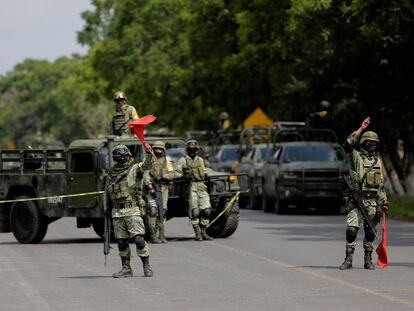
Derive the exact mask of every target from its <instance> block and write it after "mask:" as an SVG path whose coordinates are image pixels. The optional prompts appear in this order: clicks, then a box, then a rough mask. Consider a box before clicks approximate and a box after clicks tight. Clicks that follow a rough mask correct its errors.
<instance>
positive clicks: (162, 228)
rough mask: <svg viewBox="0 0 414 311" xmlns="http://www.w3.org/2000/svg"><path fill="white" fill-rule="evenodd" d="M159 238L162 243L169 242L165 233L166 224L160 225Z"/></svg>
mask: <svg viewBox="0 0 414 311" xmlns="http://www.w3.org/2000/svg"><path fill="white" fill-rule="evenodd" d="M159 240H160V241H161V243H168V241H167V239H166V237H165V234H164V224H160V225H159Z"/></svg>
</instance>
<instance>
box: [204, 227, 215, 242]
mask: <svg viewBox="0 0 414 311" xmlns="http://www.w3.org/2000/svg"><path fill="white" fill-rule="evenodd" d="M206 230H207V228H206V227H201V236H202V237H203V240H205V241H211V240H212V239H213V238H212V237H211V236H209V235H208V234H207V232H206Z"/></svg>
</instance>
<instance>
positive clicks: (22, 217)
mask: <svg viewBox="0 0 414 311" xmlns="http://www.w3.org/2000/svg"><path fill="white" fill-rule="evenodd" d="M26 198H28V197H27V196H20V197H17V198H16V199H26ZM10 224H11V229H12V232H13V235H14V237H15V238H16V240H17V241H19V242H20V243H23V244H34V243H39V242H41V241H42V240H43V238H44V237H45V235H46V232H47V227H48V225H49V219H48V217H47V216H45V215H43V214H42V212H41V211H40V209H39V207H38V206H37V203H36V202H35V201H27V202H14V203H13V204H12V206H11V212H10Z"/></svg>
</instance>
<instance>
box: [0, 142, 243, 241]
mask: <svg viewBox="0 0 414 311" xmlns="http://www.w3.org/2000/svg"><path fill="white" fill-rule="evenodd" d="M155 140H162V141H164V142H165V143H166V146H167V148H170V147H171V148H183V149H184V148H185V142H184V140H181V139H179V138H173V137H170V138H168V137H151V138H148V140H147V141H148V142H149V143H150V144H151V142H153V141H155ZM117 144H124V145H127V146H128V147H129V149H130V150H131V153H132V155H133V157H134V160H135V161H137V162H139V161H142V160H143V158H144V150H143V147H142V144H141V142H140V141H139V140H138V139H135V138H129V137H115V136H110V137H107V138H105V139H85V140H75V141H73V142H72V143H71V144H70V145H69V147H68V148H67V149H48V150H0V201H7V202H3V203H0V232H10V231H11V232H13V234H14V236H15V237H16V239H17V240H18V241H19V242H21V243H38V242H41V241H42V240H43V238H44V237H45V235H46V232H47V229H48V225H49V224H50V223H52V222H54V221H56V220H58V219H60V218H62V217H74V218H76V220H77V222H76V223H77V227H78V228H87V227H91V226H92V227H93V229H94V230H95V232H96V233H97V234H98V235H99V236H101V237H102V236H103V232H104V210H103V195H102V191H103V189H104V184H105V180H106V176H107V170H108V168H109V167H111V166H112V165H113V159H112V149H113V148H114V146H115V145H117ZM243 177H244V176H242V175H239V176H236V175H230V174H223V173H218V172H214V171H209V173H208V178H207V180H206V184H207V186H208V192H209V194H210V199H211V204H212V213H211V219H214V218H216V216H217V215H219V214H220V213H221V212H223V210H225V212H224V213H223V214H222V215H221V216H220V217H219V218H218V219H217V220H216V221H215V222H214V223H213V224H212V225H211V226H210V227H209V228H208V233H209V234H210V235H211V236H213V237H216V238H217V237H218V238H225V237H228V236H230V235H232V234H233V233H234V232H235V230H236V228H237V225H238V217H239V207H238V204H237V203H235V204H232V206H231V207H228V205H227V202H229V201H230V200H231V198H232V197H233V196H234V195H235V194H236V193H237V192H239V191H241V192H246V191H248V189H242V188H243V185H245V186H244V188H246V187H247V186H248V185H247V184H246V182H245V181H243ZM187 183H188V181H187ZM187 189H188V185H187V184H186V182H185V181H182V180H176V181H173V182H172V183H171V185H170V199H169V201H168V213H167V219H170V218H172V217H186V216H187V215H188V208H187V207H188V200H187V198H188V195H186V193H187V192H186V191H187ZM70 195H75V196H70ZM30 198H35V200H28V199H30ZM226 207H228V208H227V209H226Z"/></svg>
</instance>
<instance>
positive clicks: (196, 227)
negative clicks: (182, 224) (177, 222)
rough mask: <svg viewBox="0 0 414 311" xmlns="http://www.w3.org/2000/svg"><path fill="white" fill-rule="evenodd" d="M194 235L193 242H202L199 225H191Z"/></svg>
mask: <svg viewBox="0 0 414 311" xmlns="http://www.w3.org/2000/svg"><path fill="white" fill-rule="evenodd" d="M193 228H194V233H195V240H196V241H202V240H203V238H202V236H201V229H200V226H199V225H193Z"/></svg>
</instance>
